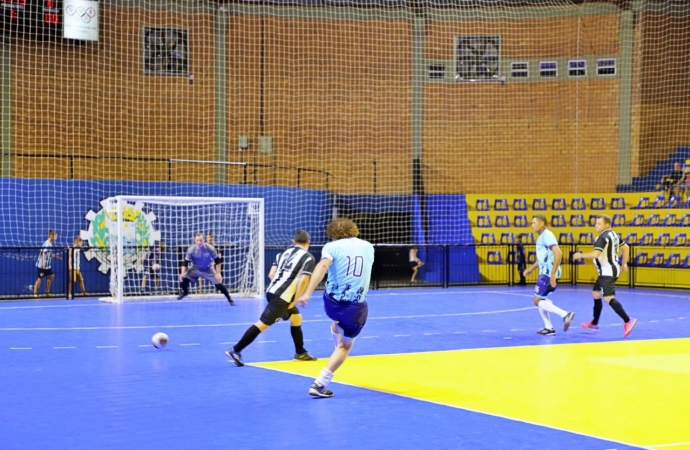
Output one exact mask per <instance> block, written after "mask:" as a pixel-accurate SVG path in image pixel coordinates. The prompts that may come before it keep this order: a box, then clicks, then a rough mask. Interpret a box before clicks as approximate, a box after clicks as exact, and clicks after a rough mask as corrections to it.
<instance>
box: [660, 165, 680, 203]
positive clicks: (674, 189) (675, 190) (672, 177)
mask: <svg viewBox="0 0 690 450" xmlns="http://www.w3.org/2000/svg"><path fill="white" fill-rule="evenodd" d="M684 182H685V173H684V172H683V170H682V168H681V165H680V163H679V162H677V163H674V164H673V172H671V173H670V174H669V175H664V176H663V177H661V185H662V186H663V188H664V192H670V194H671V195H675V196H679V195H680V187H681V185H682V184H683V183H684Z"/></svg>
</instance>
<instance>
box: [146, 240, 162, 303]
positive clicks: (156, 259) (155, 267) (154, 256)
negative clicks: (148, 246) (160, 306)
mask: <svg viewBox="0 0 690 450" xmlns="http://www.w3.org/2000/svg"><path fill="white" fill-rule="evenodd" d="M164 251H165V242H163V241H161V242H160V243H159V244H158V245H157V246H155V247H154V248H153V250H151V251H150V252H148V253H147V254H146V256H145V257H144V262H143V266H144V277H143V278H142V279H141V293H142V294H144V293H146V288H147V281H148V279H149V276H151V278H152V279H153V280H154V284H155V287H156V290H155V291H154V293H156V294H160V288H161V268H162V266H161V264H162V261H163V252H164Z"/></svg>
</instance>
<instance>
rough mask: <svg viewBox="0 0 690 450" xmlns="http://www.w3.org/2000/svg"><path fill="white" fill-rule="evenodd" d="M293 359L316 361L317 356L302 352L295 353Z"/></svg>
mask: <svg viewBox="0 0 690 450" xmlns="http://www.w3.org/2000/svg"><path fill="white" fill-rule="evenodd" d="M293 359H294V360H295V361H316V360H317V359H319V358H317V357H315V356H311V355H310V354H309V353H307V352H304V353H300V354H297V353H295V357H294V358H293Z"/></svg>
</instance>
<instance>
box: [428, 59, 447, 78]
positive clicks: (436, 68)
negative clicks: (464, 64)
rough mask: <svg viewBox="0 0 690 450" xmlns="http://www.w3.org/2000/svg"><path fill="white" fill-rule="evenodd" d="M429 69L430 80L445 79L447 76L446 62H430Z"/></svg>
mask: <svg viewBox="0 0 690 450" xmlns="http://www.w3.org/2000/svg"><path fill="white" fill-rule="evenodd" d="M428 69H429V70H428V72H427V73H428V77H429V79H430V80H443V79H444V78H445V77H446V65H445V64H441V63H437V64H429V67H428Z"/></svg>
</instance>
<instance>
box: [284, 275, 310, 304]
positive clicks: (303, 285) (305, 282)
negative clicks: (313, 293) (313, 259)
mask: <svg viewBox="0 0 690 450" xmlns="http://www.w3.org/2000/svg"><path fill="white" fill-rule="evenodd" d="M310 279H311V274H310V273H303V274H302V275H300V277H299V279H298V280H297V289H295V296H294V297H293V298H292V302H291V303H290V305H289V306H288V308H292V307H294V306H295V304H296V303H297V299H299V298H300V297H301V296H302V294H304V291H305V290H306V289H307V286H309V280H310Z"/></svg>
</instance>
